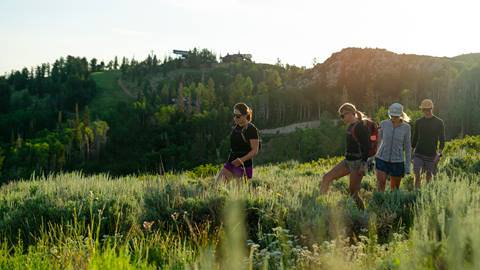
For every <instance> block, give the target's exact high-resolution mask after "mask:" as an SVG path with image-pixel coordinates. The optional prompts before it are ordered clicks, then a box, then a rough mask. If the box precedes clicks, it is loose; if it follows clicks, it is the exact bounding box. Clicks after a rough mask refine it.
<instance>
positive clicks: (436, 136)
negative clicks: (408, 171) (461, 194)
mask: <svg viewBox="0 0 480 270" xmlns="http://www.w3.org/2000/svg"><path fill="white" fill-rule="evenodd" d="M420 109H422V111H423V117H422V118H420V119H418V120H417V121H416V122H415V126H414V130H413V137H412V149H414V155H413V172H414V173H415V188H417V189H418V188H420V183H421V173H422V172H426V180H427V183H428V182H430V180H431V179H432V176H433V175H435V173H436V172H437V164H438V161H439V159H440V157H441V156H442V151H443V148H444V146H445V126H444V124H443V120H442V119H440V118H438V117H437V116H435V115H433V102H432V101H431V100H430V99H425V100H423V101H422V104H421V105H420Z"/></svg>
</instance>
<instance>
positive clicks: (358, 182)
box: [348, 170, 365, 210]
mask: <svg viewBox="0 0 480 270" xmlns="http://www.w3.org/2000/svg"><path fill="white" fill-rule="evenodd" d="M362 178H363V174H362V173H360V172H359V171H358V170H355V171H352V172H351V173H350V185H349V188H348V189H349V192H350V196H351V197H352V198H353V200H354V201H355V203H356V204H357V207H358V208H359V209H361V210H363V209H365V205H364V204H363V201H362V198H360V196H359V195H358V192H359V191H360V188H361V187H362Z"/></svg>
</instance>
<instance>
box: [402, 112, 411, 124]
mask: <svg viewBox="0 0 480 270" xmlns="http://www.w3.org/2000/svg"><path fill="white" fill-rule="evenodd" d="M400 118H401V119H402V120H403V121H405V122H407V123H408V122H410V120H411V119H410V116H408V115H407V113H405V112H403V113H402V116H401V117H400Z"/></svg>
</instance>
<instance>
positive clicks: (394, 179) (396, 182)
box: [390, 176, 402, 191]
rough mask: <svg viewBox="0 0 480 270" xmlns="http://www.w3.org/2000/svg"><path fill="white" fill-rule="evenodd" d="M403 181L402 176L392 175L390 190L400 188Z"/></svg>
mask: <svg viewBox="0 0 480 270" xmlns="http://www.w3.org/2000/svg"><path fill="white" fill-rule="evenodd" d="M401 181H402V177H401V176H390V190H391V191H394V190H395V189H399V188H400V182H401Z"/></svg>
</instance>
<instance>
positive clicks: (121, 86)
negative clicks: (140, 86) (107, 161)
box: [117, 78, 136, 98]
mask: <svg viewBox="0 0 480 270" xmlns="http://www.w3.org/2000/svg"><path fill="white" fill-rule="evenodd" d="M117 83H118V86H120V88H121V89H122V91H123V92H124V93H125V94H126V95H127V96H129V97H131V98H136V96H135V95H134V94H132V92H130V90H128V87H127V86H125V84H123V81H122V79H120V78H119V79H118V81H117Z"/></svg>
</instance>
